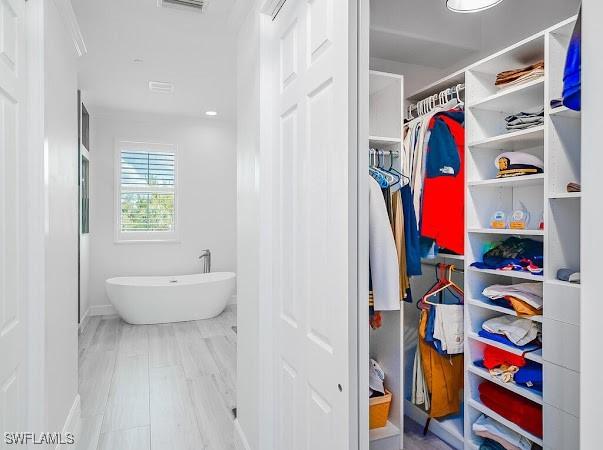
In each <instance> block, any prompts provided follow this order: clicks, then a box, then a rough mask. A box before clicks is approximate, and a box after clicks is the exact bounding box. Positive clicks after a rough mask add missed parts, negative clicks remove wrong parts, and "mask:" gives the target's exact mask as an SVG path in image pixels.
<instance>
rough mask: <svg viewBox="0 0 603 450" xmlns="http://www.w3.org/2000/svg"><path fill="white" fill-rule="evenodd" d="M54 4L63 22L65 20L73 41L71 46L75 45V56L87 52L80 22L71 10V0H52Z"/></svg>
mask: <svg viewBox="0 0 603 450" xmlns="http://www.w3.org/2000/svg"><path fill="white" fill-rule="evenodd" d="M54 4H55V6H56V7H57V9H58V10H59V14H60V16H61V18H62V19H63V22H65V26H66V27H67V29H68V30H69V35H70V36H71V40H72V41H73V46H74V47H75V52H76V54H77V56H84V55H85V54H86V53H88V49H87V48H86V43H85V42H84V36H83V35H82V30H81V29H80V24H79V23H78V21H77V16H76V15H75V11H74V10H73V5H72V4H71V1H70V0H54Z"/></svg>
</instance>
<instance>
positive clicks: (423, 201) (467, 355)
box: [359, 0, 582, 450]
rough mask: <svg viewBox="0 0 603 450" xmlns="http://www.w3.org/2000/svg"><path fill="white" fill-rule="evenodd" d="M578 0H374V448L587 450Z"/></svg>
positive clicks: (371, 405)
mask: <svg viewBox="0 0 603 450" xmlns="http://www.w3.org/2000/svg"><path fill="white" fill-rule="evenodd" d="M579 3H580V2H579V1H571V2H564V1H561V0H556V1H548V2H545V1H534V2H518V1H512V0H506V1H503V2H502V3H500V4H498V5H496V6H495V7H493V8H490V9H487V10H484V11H481V12H478V13H475V14H459V13H457V12H454V11H452V10H451V9H448V8H446V2H445V1H435V0H433V1H426V2H416V1H410V0H404V1H399V0H398V1H393V0H391V1H390V0H387V1H385V0H373V1H372V2H371V5H370V16H371V21H370V22H371V29H370V69H371V70H370V73H369V77H368V81H369V87H368V105H369V108H368V112H369V117H368V125H369V126H368V131H369V143H368V148H367V149H366V151H367V152H368V158H367V160H368V163H369V164H368V165H369V167H368V170H369V209H368V214H369V260H370V261H369V272H370V276H369V292H368V293H367V295H365V296H363V295H362V293H361V294H360V295H359V299H362V298H363V297H364V298H367V299H368V308H369V324H367V325H368V326H369V333H368V339H369V345H368V353H369V355H368V356H369V361H368V370H369V376H368V382H369V386H368V388H367V386H366V385H364V384H361V385H360V386H359V389H360V395H364V394H363V391H364V390H367V389H368V393H369V402H368V408H369V411H368V417H369V423H370V424H369V430H368V436H369V441H370V448H371V450H398V449H418V448H429V449H440V448H442V449H446V448H456V449H470V450H480V449H497V448H507V449H509V448H513V449H515V448H519V449H522V450H529V449H540V448H544V449H555V450H569V449H578V448H580V444H579V430H578V428H579V415H580V413H579V387H580V373H579V371H580V361H579V355H580V352H579V349H580V341H579V335H580V299H581V284H580V243H581V239H580V220H581V219H580V218H581V207H580V205H581V200H580V199H581V161H582V158H581V139H580V135H581V113H580V104H579V99H580V97H579V95H580V94H579V85H578V88H577V89H578V91H577V92H578V93H577V94H576V89H575V86H574V87H573V88H572V86H571V82H572V80H571V79H570V77H569V76H568V66H569V65H570V64H571V63H572V58H574V59H575V55H574V54H573V53H572V52H573V51H575V50H576V48H579V45H580V44H579V33H580V16H579V15H578V13H579V9H580V4H579ZM576 45H577V46H578V47H576ZM568 54H569V55H568ZM574 63H575V61H574ZM572 89H573V90H572ZM360 172H361V170H359V173H360ZM359 176H361V175H359ZM362 379H363V378H361V380H362ZM361 404H362V403H361Z"/></svg>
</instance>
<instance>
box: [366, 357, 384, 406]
mask: <svg viewBox="0 0 603 450" xmlns="http://www.w3.org/2000/svg"><path fill="white" fill-rule="evenodd" d="M384 380H385V372H384V371H383V369H382V368H381V366H380V365H379V363H378V362H377V361H375V360H374V359H373V358H370V359H369V397H372V396H373V394H375V393H379V394H381V395H383V394H385V388H384V387H383V381H384Z"/></svg>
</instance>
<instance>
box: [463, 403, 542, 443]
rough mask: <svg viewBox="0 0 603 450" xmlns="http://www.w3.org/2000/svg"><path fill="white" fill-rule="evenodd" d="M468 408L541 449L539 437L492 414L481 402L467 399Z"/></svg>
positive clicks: (496, 414)
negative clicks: (500, 424)
mask: <svg viewBox="0 0 603 450" xmlns="http://www.w3.org/2000/svg"><path fill="white" fill-rule="evenodd" d="M469 406H471V407H472V408H473V409H475V410H477V411H479V412H481V413H482V414H485V415H486V416H488V417H490V418H491V419H494V420H496V421H497V422H500V423H502V424H503V425H505V426H506V427H508V428H510V429H512V430H513V431H515V432H516V433H519V434H521V435H522V436H524V437H526V438H528V439H529V440H530V441H532V442H533V443H535V444H538V445H540V446H541V447H542V446H543V443H542V439H540V438H539V437H536V436H534V435H533V434H532V433H530V432H528V431H526V430H524V429H523V428H521V427H519V426H518V425H516V424H515V423H513V422H511V421H510V420H507V419H505V418H504V417H503V416H501V415H500V414H498V413H496V412H494V411H493V410H491V409H490V408H488V407H487V406H486V405H484V404H483V403H481V402H479V401H477V400H474V399H469Z"/></svg>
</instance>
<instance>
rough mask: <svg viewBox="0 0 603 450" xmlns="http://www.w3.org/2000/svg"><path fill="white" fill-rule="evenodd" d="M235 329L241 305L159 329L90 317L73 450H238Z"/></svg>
mask: <svg viewBox="0 0 603 450" xmlns="http://www.w3.org/2000/svg"><path fill="white" fill-rule="evenodd" d="M236 330H237V327H236V306H228V307H227V309H226V310H225V311H224V312H223V313H222V314H221V315H220V316H218V317H216V318H215V319H210V320H203V321H191V322H180V323H173V324H161V325H130V324H127V323H125V322H124V321H122V320H121V319H119V318H117V317H99V316H96V317H92V318H90V320H89V321H88V323H87V324H86V327H85V328H84V330H82V332H81V334H80V336H79V392H80V397H81V410H82V419H81V423H80V424H79V425H78V427H77V428H78V429H77V430H76V432H75V433H76V442H77V446H76V447H75V448H76V449H77V450H151V449H152V450H170V449H174V450H189V449H190V450H235V442H234V425H233V419H234V417H233V415H232V409H233V408H235V407H236V403H235V401H236V391H235V389H236V366H237V364H236V351H237V346H236V338H237V335H236ZM407 422H410V420H409V419H407ZM405 437H406V442H407V443H408V448H409V450H415V449H430V450H435V449H438V450H447V449H450V448H451V447H449V446H448V445H446V444H445V443H444V442H442V441H440V440H439V439H438V438H436V437H435V436H433V435H432V434H428V435H427V436H423V435H422V433H421V427H420V426H419V425H417V424H414V422H413V423H407V427H406V430H405ZM70 448H71V447H70Z"/></svg>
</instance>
